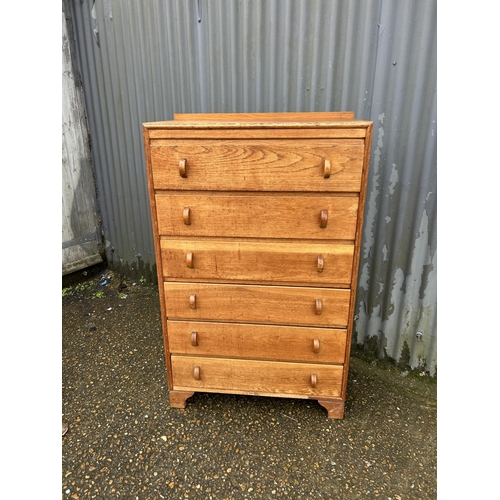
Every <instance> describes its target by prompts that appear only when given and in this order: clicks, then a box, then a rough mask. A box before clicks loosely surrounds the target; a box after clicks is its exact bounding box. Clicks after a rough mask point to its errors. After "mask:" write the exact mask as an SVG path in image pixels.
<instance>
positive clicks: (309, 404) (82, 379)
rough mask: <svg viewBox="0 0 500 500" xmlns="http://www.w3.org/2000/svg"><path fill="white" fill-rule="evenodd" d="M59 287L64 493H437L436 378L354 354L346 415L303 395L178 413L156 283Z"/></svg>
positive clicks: (224, 399)
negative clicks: (333, 414)
mask: <svg viewBox="0 0 500 500" xmlns="http://www.w3.org/2000/svg"><path fill="white" fill-rule="evenodd" d="M103 276H104V277H108V278H109V280H108V283H107V284H106V285H103V286H101V285H100V283H99V282H100V281H101V278H102V277H103ZM63 283H64V285H63V286H65V287H66V288H65V289H63V306H62V313H63V318H62V326H63V332H62V333H63V345H62V354H63V360H62V381H63V387H62V420H63V422H66V423H67V424H68V426H69V429H68V431H67V433H66V434H65V435H64V436H63V437H62V498H63V499H70V498H71V499H83V498H98V499H113V498H124V499H131V500H135V499H137V500H143V499H147V500H149V499H151V500H153V499H160V498H168V499H184V498H202V499H215V498H216V499H252V498H264V499H272V498H283V497H285V496H288V497H289V498H293V499H302V498H303V499H356V498H370V499H371V498H384V499H386V500H388V499H390V500H406V499H425V500H431V499H434V498H437V479H436V477H437V471H436V469H437V452H436V442H437V436H436V434H437V429H436V381H435V380H434V379H431V378H429V377H428V376H425V375H423V376H420V375H419V374H415V373H412V372H410V373H408V372H404V371H401V370H400V369H398V368H396V367H391V366H389V365H387V364H385V365H382V364H381V363H379V362H371V363H370V362H367V361H364V360H363V359H361V358H359V357H356V355H353V357H352V360H351V369H350V373H349V383H348V393H347V394H348V398H347V402H346V415H345V418H344V419H343V420H333V419H328V418H327V416H326V410H325V409H324V408H322V407H321V406H320V405H319V404H318V403H316V402H314V401H308V400H297V399H281V398H264V397H246V396H231V395H219V394H203V393H197V394H195V395H194V396H192V397H191V398H190V399H188V401H187V407H186V409H185V410H179V409H173V408H170V407H169V404H168V388H167V381H166V376H165V361H164V354H163V342H162V337H161V320H160V307H159V300H158V290H157V286H156V285H154V284H148V283H142V282H141V280H137V281H132V280H123V279H120V277H119V276H117V275H115V274H113V273H112V272H108V271H107V270H106V269H102V268H96V269H92V270H89V271H86V272H85V274H84V273H83V272H79V273H75V275H74V276H72V277H70V278H66V280H65V281H64V280H63Z"/></svg>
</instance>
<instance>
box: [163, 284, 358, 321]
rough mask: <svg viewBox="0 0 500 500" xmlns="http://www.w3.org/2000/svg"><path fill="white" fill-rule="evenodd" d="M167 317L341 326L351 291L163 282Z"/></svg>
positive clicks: (344, 318) (347, 310)
mask: <svg viewBox="0 0 500 500" xmlns="http://www.w3.org/2000/svg"><path fill="white" fill-rule="evenodd" d="M164 289H165V301H166V308H167V317H168V318H169V319H173V318H175V319H189V320H197V319H205V320H214V321H234V322H244V323H246V322H249V323H278V324H295V325H311V326H331V327H334V326H335V327H341V328H345V327H346V326H347V321H348V313H349V299H350V296H351V291H350V290H348V289H335V288H330V289H329V288H309V287H287V286H259V285H224V284H208V283H207V284H205V283H174V282H166V283H164Z"/></svg>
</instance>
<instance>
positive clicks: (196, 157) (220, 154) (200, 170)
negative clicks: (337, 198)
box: [151, 139, 364, 192]
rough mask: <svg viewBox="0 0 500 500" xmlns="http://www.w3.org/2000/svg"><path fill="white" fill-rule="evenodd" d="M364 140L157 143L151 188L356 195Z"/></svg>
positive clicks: (360, 172)
mask: <svg viewBox="0 0 500 500" xmlns="http://www.w3.org/2000/svg"><path fill="white" fill-rule="evenodd" d="M363 153H364V140H361V139H342V140H339V139H329V140H328V139H315V140H286V139H281V140H278V139H269V140H255V139H254V140H252V139H246V140H196V141H193V140H161V141H155V143H153V144H152V145H151V164H152V172H153V183H154V188H155V189H169V190H177V189H179V190H227V191H320V192H321V191H322V192H328V191H343V192H359V191H360V188H361V175H362V170H363Z"/></svg>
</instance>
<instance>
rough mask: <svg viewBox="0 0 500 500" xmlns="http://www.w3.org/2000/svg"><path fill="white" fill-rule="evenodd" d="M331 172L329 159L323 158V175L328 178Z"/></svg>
mask: <svg viewBox="0 0 500 500" xmlns="http://www.w3.org/2000/svg"><path fill="white" fill-rule="evenodd" d="M331 173H332V164H331V163H330V160H325V164H324V165H323V177H324V178H325V179H328V177H330V175H331Z"/></svg>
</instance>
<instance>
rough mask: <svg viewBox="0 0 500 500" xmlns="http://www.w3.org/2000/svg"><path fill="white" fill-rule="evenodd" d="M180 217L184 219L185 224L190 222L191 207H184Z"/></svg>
mask: <svg viewBox="0 0 500 500" xmlns="http://www.w3.org/2000/svg"><path fill="white" fill-rule="evenodd" d="M182 218H183V219H184V224H186V226H189V225H190V224H191V209H190V208H189V207H185V208H184V210H183V211H182Z"/></svg>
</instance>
